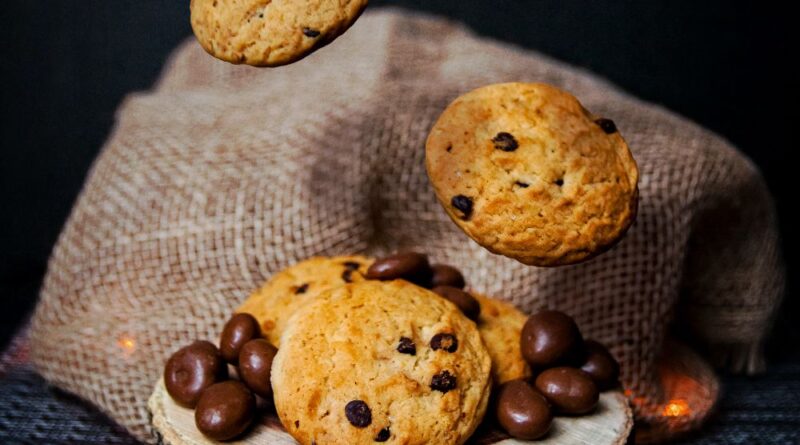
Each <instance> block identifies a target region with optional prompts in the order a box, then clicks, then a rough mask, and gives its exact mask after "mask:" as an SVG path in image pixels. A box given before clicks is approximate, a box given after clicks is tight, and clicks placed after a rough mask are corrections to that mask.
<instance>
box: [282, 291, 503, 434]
mask: <svg viewBox="0 0 800 445" xmlns="http://www.w3.org/2000/svg"><path fill="white" fill-rule="evenodd" d="M272 386H273V389H274V393H275V396H274V399H275V407H276V410H277V412H278V416H279V417H280V419H281V422H282V423H283V425H284V427H286V430H287V431H288V432H289V433H290V434H291V435H292V436H293V437H294V438H295V439H297V441H298V442H300V443H301V444H304V445H309V444H312V443H316V444H320V445H322V444H362V443H373V442H387V443H402V444H409V445H410V444H430V445H436V444H440V445H445V444H461V443H464V442H465V441H466V440H467V438H468V437H469V436H470V435H471V434H472V432H473V431H474V430H475V428H476V427H477V425H478V424H479V423H480V421H481V419H482V417H483V414H484V412H485V410H486V405H487V400H488V397H489V391H490V386H491V360H490V358H489V354H488V353H487V352H486V349H485V347H484V345H483V342H482V341H481V338H480V335H479V334H478V330H477V328H476V327H475V324H474V323H473V322H472V321H470V320H469V319H467V318H466V317H465V316H464V315H463V314H462V313H461V312H460V311H459V310H458V309H457V308H456V307H455V305H453V304H452V303H450V302H449V301H447V300H445V299H443V298H441V297H439V296H438V295H436V294H434V293H432V292H431V291H428V290H426V289H423V288H421V287H418V286H415V285H413V284H411V283H408V282H406V281H402V280H396V281H388V282H379V281H364V282H360V283H354V284H349V285H346V286H341V287H337V288H334V289H331V290H330V291H328V292H326V293H324V294H323V295H320V296H319V297H317V299H315V300H314V301H312V302H309V303H308V305H306V306H305V307H303V308H301V309H300V310H298V311H297V312H295V314H294V315H293V316H292V318H291V319H290V320H289V322H288V324H287V328H286V331H285V332H284V335H283V339H282V343H281V348H280V349H279V351H278V354H277V356H276V357H275V361H274V362H273V366H272Z"/></svg>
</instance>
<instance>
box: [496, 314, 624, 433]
mask: <svg viewBox="0 0 800 445" xmlns="http://www.w3.org/2000/svg"><path fill="white" fill-rule="evenodd" d="M521 337H522V338H521V343H520V348H521V352H522V356H523V357H524V358H525V360H526V361H527V362H528V364H530V365H531V369H532V370H533V371H534V373H535V378H534V379H532V380H530V381H529V380H522V379H521V380H512V381H510V382H506V383H505V384H503V385H502V386H501V387H500V388H499V390H498V393H497V394H496V398H495V413H496V417H497V421H498V423H499V424H500V426H501V427H502V428H503V429H504V430H505V431H506V432H507V433H508V434H510V435H511V436H513V437H515V438H518V439H524V440H533V439H538V438H540V437H542V436H544V435H545V434H547V432H548V431H549V430H550V425H551V423H552V420H553V415H554V414H565V415H581V414H587V413H589V412H591V411H593V410H594V409H595V407H596V406H597V402H598V400H599V397H600V391H603V390H606V389H610V388H613V387H614V386H616V385H617V383H618V379H619V364H618V363H617V361H616V360H615V359H614V357H613V356H612V355H611V353H610V352H609V351H608V349H606V347H605V346H603V345H602V344H600V343H598V342H596V341H584V340H583V336H582V335H581V332H580V330H579V329H578V325H577V324H576V323H575V320H573V319H572V318H570V317H569V316H568V315H566V314H564V313H563V312H558V311H540V312H537V313H535V314H533V315H531V316H530V317H529V318H528V321H527V322H526V323H525V326H524V327H523V328H522V335H521Z"/></svg>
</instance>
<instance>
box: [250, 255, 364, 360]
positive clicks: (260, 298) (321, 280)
mask: <svg viewBox="0 0 800 445" xmlns="http://www.w3.org/2000/svg"><path fill="white" fill-rule="evenodd" d="M370 264H372V259H370V258H366V257H363V256H358V255H354V256H337V257H330V258H329V257H314V258H310V259H308V260H305V261H302V262H300V263H297V264H295V265H294V266H291V267H289V268H287V269H284V270H283V271H281V272H278V273H277V274H275V275H273V276H272V278H270V279H269V281H267V282H266V283H265V284H264V285H263V286H262V287H261V288H260V289H259V290H257V291H255V292H254V293H253V294H252V295H250V296H249V297H248V298H247V300H245V302H244V303H243V304H242V305H241V306H240V307H239V309H237V310H236V312H240V313H241V312H244V313H248V314H251V315H252V316H253V317H255V318H256V320H258V323H259V325H260V326H261V335H262V336H263V337H264V338H266V339H267V340H269V342H270V343H272V344H273V345H275V346H280V338H281V334H282V333H283V330H284V327H285V324H286V320H288V319H289V317H291V315H292V314H293V313H294V312H295V311H296V310H297V309H298V308H300V307H302V306H304V305H305V304H307V303H308V302H309V301H312V300H313V299H315V298H316V297H317V296H318V295H320V294H321V293H323V292H324V291H326V290H328V289H330V288H331V287H336V286H341V285H343V284H347V283H351V282H357V281H362V280H364V274H365V273H366V271H367V267H369V265H370Z"/></svg>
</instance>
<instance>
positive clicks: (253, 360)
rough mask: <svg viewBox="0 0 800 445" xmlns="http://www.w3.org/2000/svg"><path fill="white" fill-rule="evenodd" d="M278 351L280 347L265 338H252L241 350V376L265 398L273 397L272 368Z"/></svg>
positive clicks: (248, 385) (249, 386)
mask: <svg viewBox="0 0 800 445" xmlns="http://www.w3.org/2000/svg"><path fill="white" fill-rule="evenodd" d="M277 353H278V348H276V347H275V346H272V344H271V343H270V342H268V341H266V340H264V339H263V338H257V339H255V340H250V341H249V342H247V343H245V344H244V346H242V350H241V352H239V377H241V378H242V381H243V382H244V383H245V385H247V387H248V388H250V389H251V390H253V392H254V393H256V394H258V395H260V396H261V397H263V398H265V399H271V398H272V385H271V382H270V376H271V372H270V370H271V369H272V360H273V359H274V358H275V354H277Z"/></svg>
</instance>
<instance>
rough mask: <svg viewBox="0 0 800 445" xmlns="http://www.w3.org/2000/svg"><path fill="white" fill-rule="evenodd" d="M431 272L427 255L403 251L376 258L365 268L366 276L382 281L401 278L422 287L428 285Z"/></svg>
mask: <svg viewBox="0 0 800 445" xmlns="http://www.w3.org/2000/svg"><path fill="white" fill-rule="evenodd" d="M431 274H432V271H431V266H430V264H429V263H428V257H427V255H423V254H421V253H417V252H404V253H395V254H393V255H389V256H387V257H384V258H380V259H378V260H376V261H375V262H374V263H372V265H371V266H369V268H368V269H367V274H366V277H367V279H370V280H382V281H387V280H396V279H403V280H406V281H410V282H412V283H414V284H416V285H419V286H422V287H429V286H430V282H431Z"/></svg>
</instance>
